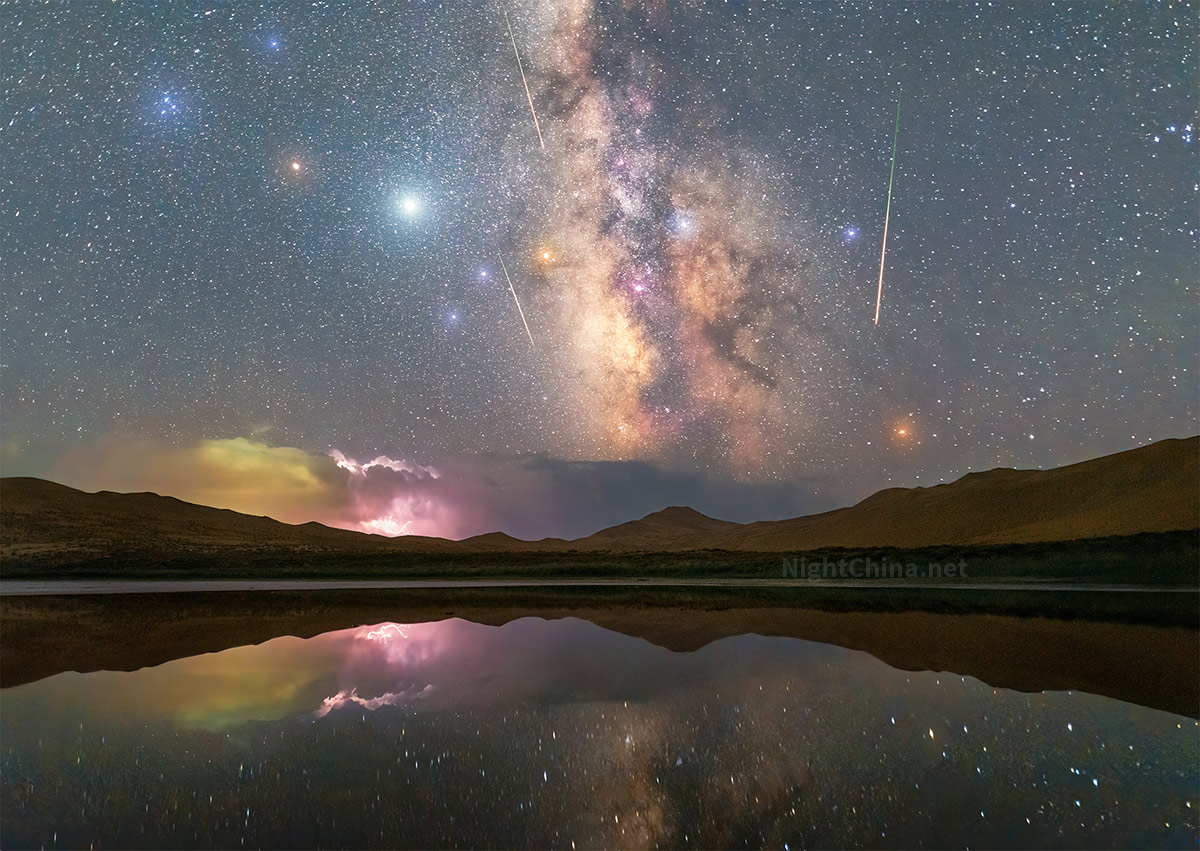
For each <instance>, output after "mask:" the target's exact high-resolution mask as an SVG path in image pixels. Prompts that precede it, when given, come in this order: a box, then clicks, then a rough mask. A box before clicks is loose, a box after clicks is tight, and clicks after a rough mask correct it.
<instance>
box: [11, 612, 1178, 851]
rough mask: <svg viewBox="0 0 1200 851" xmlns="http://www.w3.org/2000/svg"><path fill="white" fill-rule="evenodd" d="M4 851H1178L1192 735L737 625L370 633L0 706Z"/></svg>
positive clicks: (22, 695)
mask: <svg viewBox="0 0 1200 851" xmlns="http://www.w3.org/2000/svg"><path fill="white" fill-rule="evenodd" d="M2 711H3V731H4V735H3V743H2V761H0V792H2V797H0V807H2V808H0V816H2V818H0V843H2V844H3V845H4V847H20V846H30V847H40V846H42V845H45V846H46V847H54V846H55V845H58V846H60V847H68V846H87V845H90V844H92V843H95V844H96V846H97V847H102V846H142V847H174V846H185V847H197V846H222V847H240V846H243V845H244V846H247V847H249V846H305V847H308V846H318V845H320V846H338V847H377V846H385V847H394V846H409V847H429V846H468V847H470V846H493V847H529V846H532V847H572V846H574V847H576V848H583V847H595V846H603V847H618V846H621V847H624V846H647V847H650V846H656V845H657V846H686V845H692V846H698V847H730V846H739V847H740V846H744V845H751V846H756V847H757V846H763V845H768V846H776V847H791V848H800V847H810V846H814V845H816V846H856V845H862V846H873V847H943V846H947V845H955V846H979V845H990V846H1012V845H1021V846H1030V845H1035V846H1090V847H1096V846H1107V845H1133V846H1142V847H1155V846H1188V845H1194V843H1195V840H1196V835H1197V833H1196V818H1195V813H1196V808H1197V801H1196V794H1197V782H1198V772H1197V761H1198V759H1200V747H1198V744H1197V727H1196V723H1195V722H1194V721H1192V720H1190V719H1184V718H1182V717H1178V716H1173V715H1169V714H1167V713H1163V712H1158V711H1155V710H1150V709H1145V708H1141V707H1136V706H1133V705H1130V704H1126V703H1121V702H1118V701H1113V700H1109V699H1106V698H1099V697H1095V696H1092V695H1086V694H1079V693H1048V694H1036V695H1026V694H1020V693H1016V692H1008V691H1005V690H997V689H993V688H991V687H989V686H986V685H984V684H982V683H980V682H978V681H976V680H972V679H970V678H963V677H958V676H951V675H944V674H942V675H939V674H935V673H921V674H914V673H909V672H901V671H897V670H894V669H892V668H890V667H888V666H887V665H884V664H883V663H881V662H879V661H878V660H876V659H874V658H873V657H871V656H868V655H866V654H864V653H859V652H855V651H851V650H845V649H842V648H838V647H833V646H830V645H824V644H815V643H811V642H805V641H799V640H796V639H788V638H764V637H761V636H756V635H743V636H738V637H735V638H728V639H723V640H721V641H717V642H714V643H713V644H710V645H708V646H706V647H704V648H703V649H701V650H699V651H697V652H695V653H674V652H671V651H669V650H666V649H663V648H660V647H657V646H655V645H653V644H650V643H649V642H646V641H644V640H642V639H637V638H630V637H628V636H625V635H621V634H619V633H615V632H610V631H607V630H604V629H601V628H599V627H597V626H594V625H592V624H590V623H587V622H585V621H579V620H572V619H566V620H556V621H544V620H541V619H536V618H525V619H522V620H518V621H513V622H511V623H508V624H506V625H505V626H502V627H491V626H483V625H479V624H474V623H471V622H469V621H464V620H458V619H452V620H446V621H441V622H437V623H423V624H394V623H386V624H377V625H373V626H365V627H360V628H357V629H352V630H341V631H338V632H331V633H327V634H325V635H320V636H317V637H315V638H312V639H307V640H303V639H298V638H292V637H281V638H277V639H275V640H273V641H269V642H267V643H265V644H262V645H258V646H254V647H241V648H236V649H232V650H227V651H223V652H221V653H215V654H209V655H205V656H197V657H193V658H189V659H181V660H177V661H175V662H170V663H167V664H164V665H161V666H158V667H156V668H148V669H144V670H141V671H137V672H133V673H111V672H101V673H94V674H84V675H81V674H61V675H58V676H55V677H51V678H49V679H46V680H42V681H40V682H37V683H31V684H29V685H25V686H20V687H18V688H14V689H7V690H5V691H4V692H3V704H2Z"/></svg>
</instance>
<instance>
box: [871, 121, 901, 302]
mask: <svg viewBox="0 0 1200 851" xmlns="http://www.w3.org/2000/svg"><path fill="white" fill-rule="evenodd" d="M898 138H900V99H899V98H897V99H896V132H895V134H894V135H893V136H892V173H891V174H890V175H888V199H887V210H886V211H884V214H883V250H882V251H880V252H879V291H878V292H877V293H876V294H875V324H876V325H878V324H879V305H880V304H881V303H882V302H883V261H884V259H885V258H886V257H887V231H888V218H889V217H890V216H891V215H892V179H893V178H894V177H895V176H896V140H897V139H898Z"/></svg>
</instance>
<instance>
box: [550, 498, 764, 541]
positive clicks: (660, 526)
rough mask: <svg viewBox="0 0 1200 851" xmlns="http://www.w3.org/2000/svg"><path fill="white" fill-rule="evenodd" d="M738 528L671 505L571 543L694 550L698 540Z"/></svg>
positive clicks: (737, 525)
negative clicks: (639, 518)
mask: <svg viewBox="0 0 1200 851" xmlns="http://www.w3.org/2000/svg"><path fill="white" fill-rule="evenodd" d="M740 528H742V524H741V523H733V522H731V521H729V520H716V519H714V518H712V517H709V516H708V515H706V514H701V513H700V512H699V511H696V510H695V509H693V508H686V507H683V506H678V505H673V506H671V507H670V508H664V509H663V510H662V511H656V512H654V513H653V514H647V515H646V516H645V517H643V518H642V519H641V520H631V521H629V522H628V523H621V524H619V525H617V526H610V527H608V528H607V529H601V530H600V531H599V532H596V533H595V534H594V535H589V536H587V537H586V538H579V539H577V540H574V541H571V542H570V545H571V546H572V547H573V548H575V549H580V550H643V551H651V550H688V549H696V548H697V547H696V543H697V541H702V540H707V539H709V538H711V537H712V536H714V535H719V534H721V533H724V532H733V530H735V529H740Z"/></svg>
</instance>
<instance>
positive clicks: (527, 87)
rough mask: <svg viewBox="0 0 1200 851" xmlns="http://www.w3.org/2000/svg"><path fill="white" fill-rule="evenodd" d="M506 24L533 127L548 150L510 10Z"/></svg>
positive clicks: (506, 13) (505, 17)
mask: <svg viewBox="0 0 1200 851" xmlns="http://www.w3.org/2000/svg"><path fill="white" fill-rule="evenodd" d="M504 25H505V26H506V27H508V37H509V38H510V39H512V46H513V53H515V54H516V56H517V70H518V71H520V72H521V82H522V83H523V84H524V86H525V97H526V98H527V99H528V100H529V112H530V114H531V115H532V116H533V129H535V130H537V134H538V141H539V142H541V143H542V150H543V151H544V150H546V140H545V139H543V138H542V128H541V125H539V124H538V120H537V113H536V112H534V110H533V95H531V94H530V93H529V83H528V82H526V80H525V69H524V68H523V67H521V53H520V51H518V50H517V38H516V36H514V35H513V31H512V24H510V23H509V22H508V10H507V9H505V10H504Z"/></svg>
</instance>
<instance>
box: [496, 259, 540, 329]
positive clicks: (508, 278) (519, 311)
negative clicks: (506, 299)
mask: <svg viewBox="0 0 1200 851" xmlns="http://www.w3.org/2000/svg"><path fill="white" fill-rule="evenodd" d="M496 256H497V257H500V255H499V254H497V255H496ZM500 268H501V269H503V270H504V280H506V281H508V291H509V292H510V293H512V297H513V301H514V302H516V304H517V313H519V314H521V324H522V325H524V326H525V333H526V334H528V335H529V345H531V346H532V345H533V334H531V333H530V332H529V323H528V322H526V321H525V311H523V310H522V309H521V302H520V300H518V299H517V291H516V290H515V289H513V285H512V278H510V277H508V268H507V267H505V265H504V258H503V257H500Z"/></svg>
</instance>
